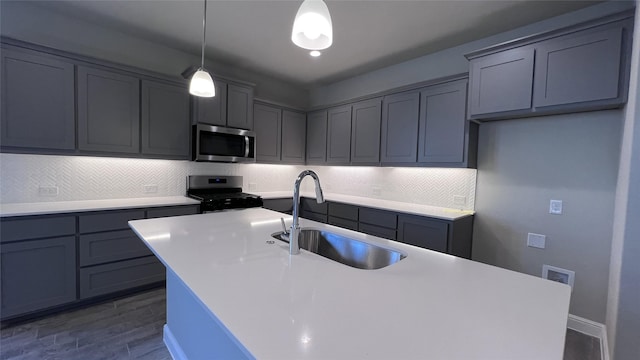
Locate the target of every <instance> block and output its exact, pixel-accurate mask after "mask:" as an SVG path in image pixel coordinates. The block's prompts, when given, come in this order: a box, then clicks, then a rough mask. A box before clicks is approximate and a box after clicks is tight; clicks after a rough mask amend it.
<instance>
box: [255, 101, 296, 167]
mask: <svg viewBox="0 0 640 360" xmlns="http://www.w3.org/2000/svg"><path fill="white" fill-rule="evenodd" d="M254 121H255V120H254ZM306 133H307V118H306V116H305V114H303V113H299V112H294V111H289V110H283V111H282V141H281V143H282V162H283V163H285V164H304V161H305V145H306V140H305V138H306Z"/></svg>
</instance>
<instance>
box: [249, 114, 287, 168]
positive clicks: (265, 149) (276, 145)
mask: <svg viewBox="0 0 640 360" xmlns="http://www.w3.org/2000/svg"><path fill="white" fill-rule="evenodd" d="M253 112H254V117H255V121H254V131H255V132H256V161H257V162H280V150H281V148H280V144H281V137H280V136H281V134H282V110H280V109H278V108H275V107H272V106H267V105H262V104H255V105H253Z"/></svg>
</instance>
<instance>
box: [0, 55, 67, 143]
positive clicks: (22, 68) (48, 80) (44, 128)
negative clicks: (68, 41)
mask: <svg viewBox="0 0 640 360" xmlns="http://www.w3.org/2000/svg"><path fill="white" fill-rule="evenodd" d="M1 60H2V89H1V92H2V116H1V123H2V128H1V129H0V134H1V138H0V143H1V144H2V146H15V147H23V148H39V149H63V150H72V149H74V148H75V146H76V143H75V107H74V101H75V98H74V84H73V76H74V73H73V64H71V63H68V62H65V61H62V60H58V59H57V58H55V57H50V56H40V55H38V54H37V53H31V52H21V51H15V50H13V49H8V48H2V56H1Z"/></svg>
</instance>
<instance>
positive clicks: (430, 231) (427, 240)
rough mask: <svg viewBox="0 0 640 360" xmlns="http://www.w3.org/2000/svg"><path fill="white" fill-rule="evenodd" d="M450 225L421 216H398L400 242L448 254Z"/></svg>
mask: <svg viewBox="0 0 640 360" xmlns="http://www.w3.org/2000/svg"><path fill="white" fill-rule="evenodd" d="M447 236H448V224H447V223H446V222H444V221H440V220H434V219H429V218H423V217H419V216H408V215H400V216H398V241H400V242H403V243H405V244H410V245H414V246H418V247H421V248H425V249H430V250H435V251H440V252H447Z"/></svg>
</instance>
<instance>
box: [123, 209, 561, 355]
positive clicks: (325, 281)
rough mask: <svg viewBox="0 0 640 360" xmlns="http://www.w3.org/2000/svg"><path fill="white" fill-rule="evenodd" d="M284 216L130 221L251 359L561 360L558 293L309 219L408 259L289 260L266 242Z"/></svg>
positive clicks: (263, 213)
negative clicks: (369, 266) (373, 265)
mask: <svg viewBox="0 0 640 360" xmlns="http://www.w3.org/2000/svg"><path fill="white" fill-rule="evenodd" d="M281 216H282V214H280V213H277V212H273V211H270V210H265V209H245V210H239V211H231V212H221V213H211V214H199V215H191V216H181V217H171V218H162V219H149V220H135V221H130V222H129V224H130V226H131V227H132V228H133V229H134V231H135V232H136V233H137V234H138V235H139V236H140V237H141V238H143V239H144V241H145V242H146V243H147V244H148V246H149V247H150V248H151V249H152V250H153V252H154V253H155V254H156V255H157V256H158V258H159V259H160V260H161V261H162V262H163V263H164V264H165V265H166V266H167V267H169V268H170V269H171V270H172V271H173V272H175V273H176V274H177V276H178V277H179V278H180V279H181V280H182V281H183V282H184V283H185V284H186V285H187V286H188V287H189V289H190V290H191V291H192V292H193V293H194V294H195V295H196V296H197V297H198V298H199V299H200V300H201V301H202V303H203V304H204V305H205V306H206V307H207V308H208V310H210V311H211V313H212V314H213V316H215V317H216V318H217V319H218V320H220V322H221V323H222V324H223V325H224V326H225V327H226V328H227V329H228V331H229V332H230V333H231V334H233V336H234V337H235V338H236V339H237V340H238V341H239V342H240V343H242V344H243V345H244V346H245V347H246V349H247V350H248V351H249V352H250V353H251V354H252V355H253V356H254V357H255V358H257V359H323V360H325V359H332V360H336V359H362V358H368V359H445V360H456V359H460V360H472V359H491V360H500V359H505V360H506V359H508V360H513V359H518V360H524V359H536V360H539V359H545V360H554V359H556V360H561V359H562V357H563V349H564V337H565V333H566V324H567V315H568V310H569V297H570V291H571V290H570V287H568V286H567V285H564V284H559V283H555V282H551V281H548V280H543V279H540V278H536V277H533V276H529V275H525V274H521V273H517V272H512V271H508V270H504V269H500V268H497V267H493V266H489V265H485V264H481V263H477V262H473V261H470V260H466V259H462V258H456V257H453V256H450V255H446V254H441V253H437V252H433V251H429V250H424V249H419V248H416V247H413V246H409V245H405V244H401V243H398V242H393V241H388V240H383V239H380V238H377V237H374V236H369V235H365V234H361V233H357V232H353V231H350V230H346V229H341V228H338V227H333V226H330V225H326V224H320V223H317V222H314V221H310V220H306V219H300V223H301V226H303V227H310V226H311V227H318V228H325V229H330V230H331V231H333V232H336V233H340V234H345V235H348V236H350V237H352V238H356V239H359V240H364V241H367V242H371V243H376V244H379V245H383V246H387V247H392V248H395V249H397V250H400V251H402V252H405V253H406V254H408V256H407V257H406V258H405V259H403V260H402V261H400V262H398V263H396V264H393V265H391V266H388V267H385V268H382V269H378V270H360V269H355V268H352V267H349V266H346V265H342V264H339V263H336V262H334V261H332V260H329V259H326V258H323V257H321V256H318V255H316V254H312V253H309V252H307V251H305V250H302V251H301V254H299V255H293V256H290V255H289V253H288V244H286V243H283V242H280V241H276V242H275V243H274V244H269V243H268V242H267V241H269V240H273V239H272V238H271V236H270V234H272V233H274V232H276V231H280V227H281V226H280V217H281ZM290 222H291V218H290V217H289V218H288V219H287V224H290Z"/></svg>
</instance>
